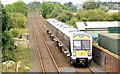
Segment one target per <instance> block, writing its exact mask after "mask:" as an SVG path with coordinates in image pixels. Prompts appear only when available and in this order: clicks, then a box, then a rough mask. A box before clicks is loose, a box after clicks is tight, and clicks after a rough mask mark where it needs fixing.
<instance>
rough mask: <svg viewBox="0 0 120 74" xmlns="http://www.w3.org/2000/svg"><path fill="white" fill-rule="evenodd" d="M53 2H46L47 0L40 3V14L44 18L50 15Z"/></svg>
mask: <svg viewBox="0 0 120 74" xmlns="http://www.w3.org/2000/svg"><path fill="white" fill-rule="evenodd" d="M54 6H55V5H54V4H53V3H51V2H50V3H48V2H44V3H43V4H42V16H43V17H44V18H47V17H48V16H50V15H51V13H52V12H53V10H54Z"/></svg>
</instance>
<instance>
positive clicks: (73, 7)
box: [68, 6, 77, 13]
mask: <svg viewBox="0 0 120 74" xmlns="http://www.w3.org/2000/svg"><path fill="white" fill-rule="evenodd" d="M68 10H69V11H70V12H73V13H74V12H76V11H77V7H75V6H71V7H69V8H68Z"/></svg>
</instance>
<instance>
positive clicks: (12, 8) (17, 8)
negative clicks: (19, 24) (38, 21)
mask: <svg viewBox="0 0 120 74" xmlns="http://www.w3.org/2000/svg"><path fill="white" fill-rule="evenodd" d="M5 8H6V9H7V10H8V12H10V13H21V14H23V15H25V16H27V11H28V10H27V9H28V7H27V5H26V4H25V3H24V2H22V1H18V2H15V3H13V4H11V5H7V6H6V7H5Z"/></svg>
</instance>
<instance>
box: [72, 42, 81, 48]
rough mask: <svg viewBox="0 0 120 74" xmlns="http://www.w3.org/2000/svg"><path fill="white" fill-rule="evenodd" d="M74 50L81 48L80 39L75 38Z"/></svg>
mask: <svg viewBox="0 0 120 74" xmlns="http://www.w3.org/2000/svg"><path fill="white" fill-rule="evenodd" d="M73 44H74V50H79V49H81V41H80V40H74V43H73Z"/></svg>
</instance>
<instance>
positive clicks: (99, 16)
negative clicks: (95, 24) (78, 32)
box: [81, 10, 107, 21]
mask: <svg viewBox="0 0 120 74" xmlns="http://www.w3.org/2000/svg"><path fill="white" fill-rule="evenodd" d="M106 16H107V14H106V13H105V12H104V11H102V10H88V11H84V12H82V13H81V18H86V19H87V20H88V21H104V20H105V18H106Z"/></svg>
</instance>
